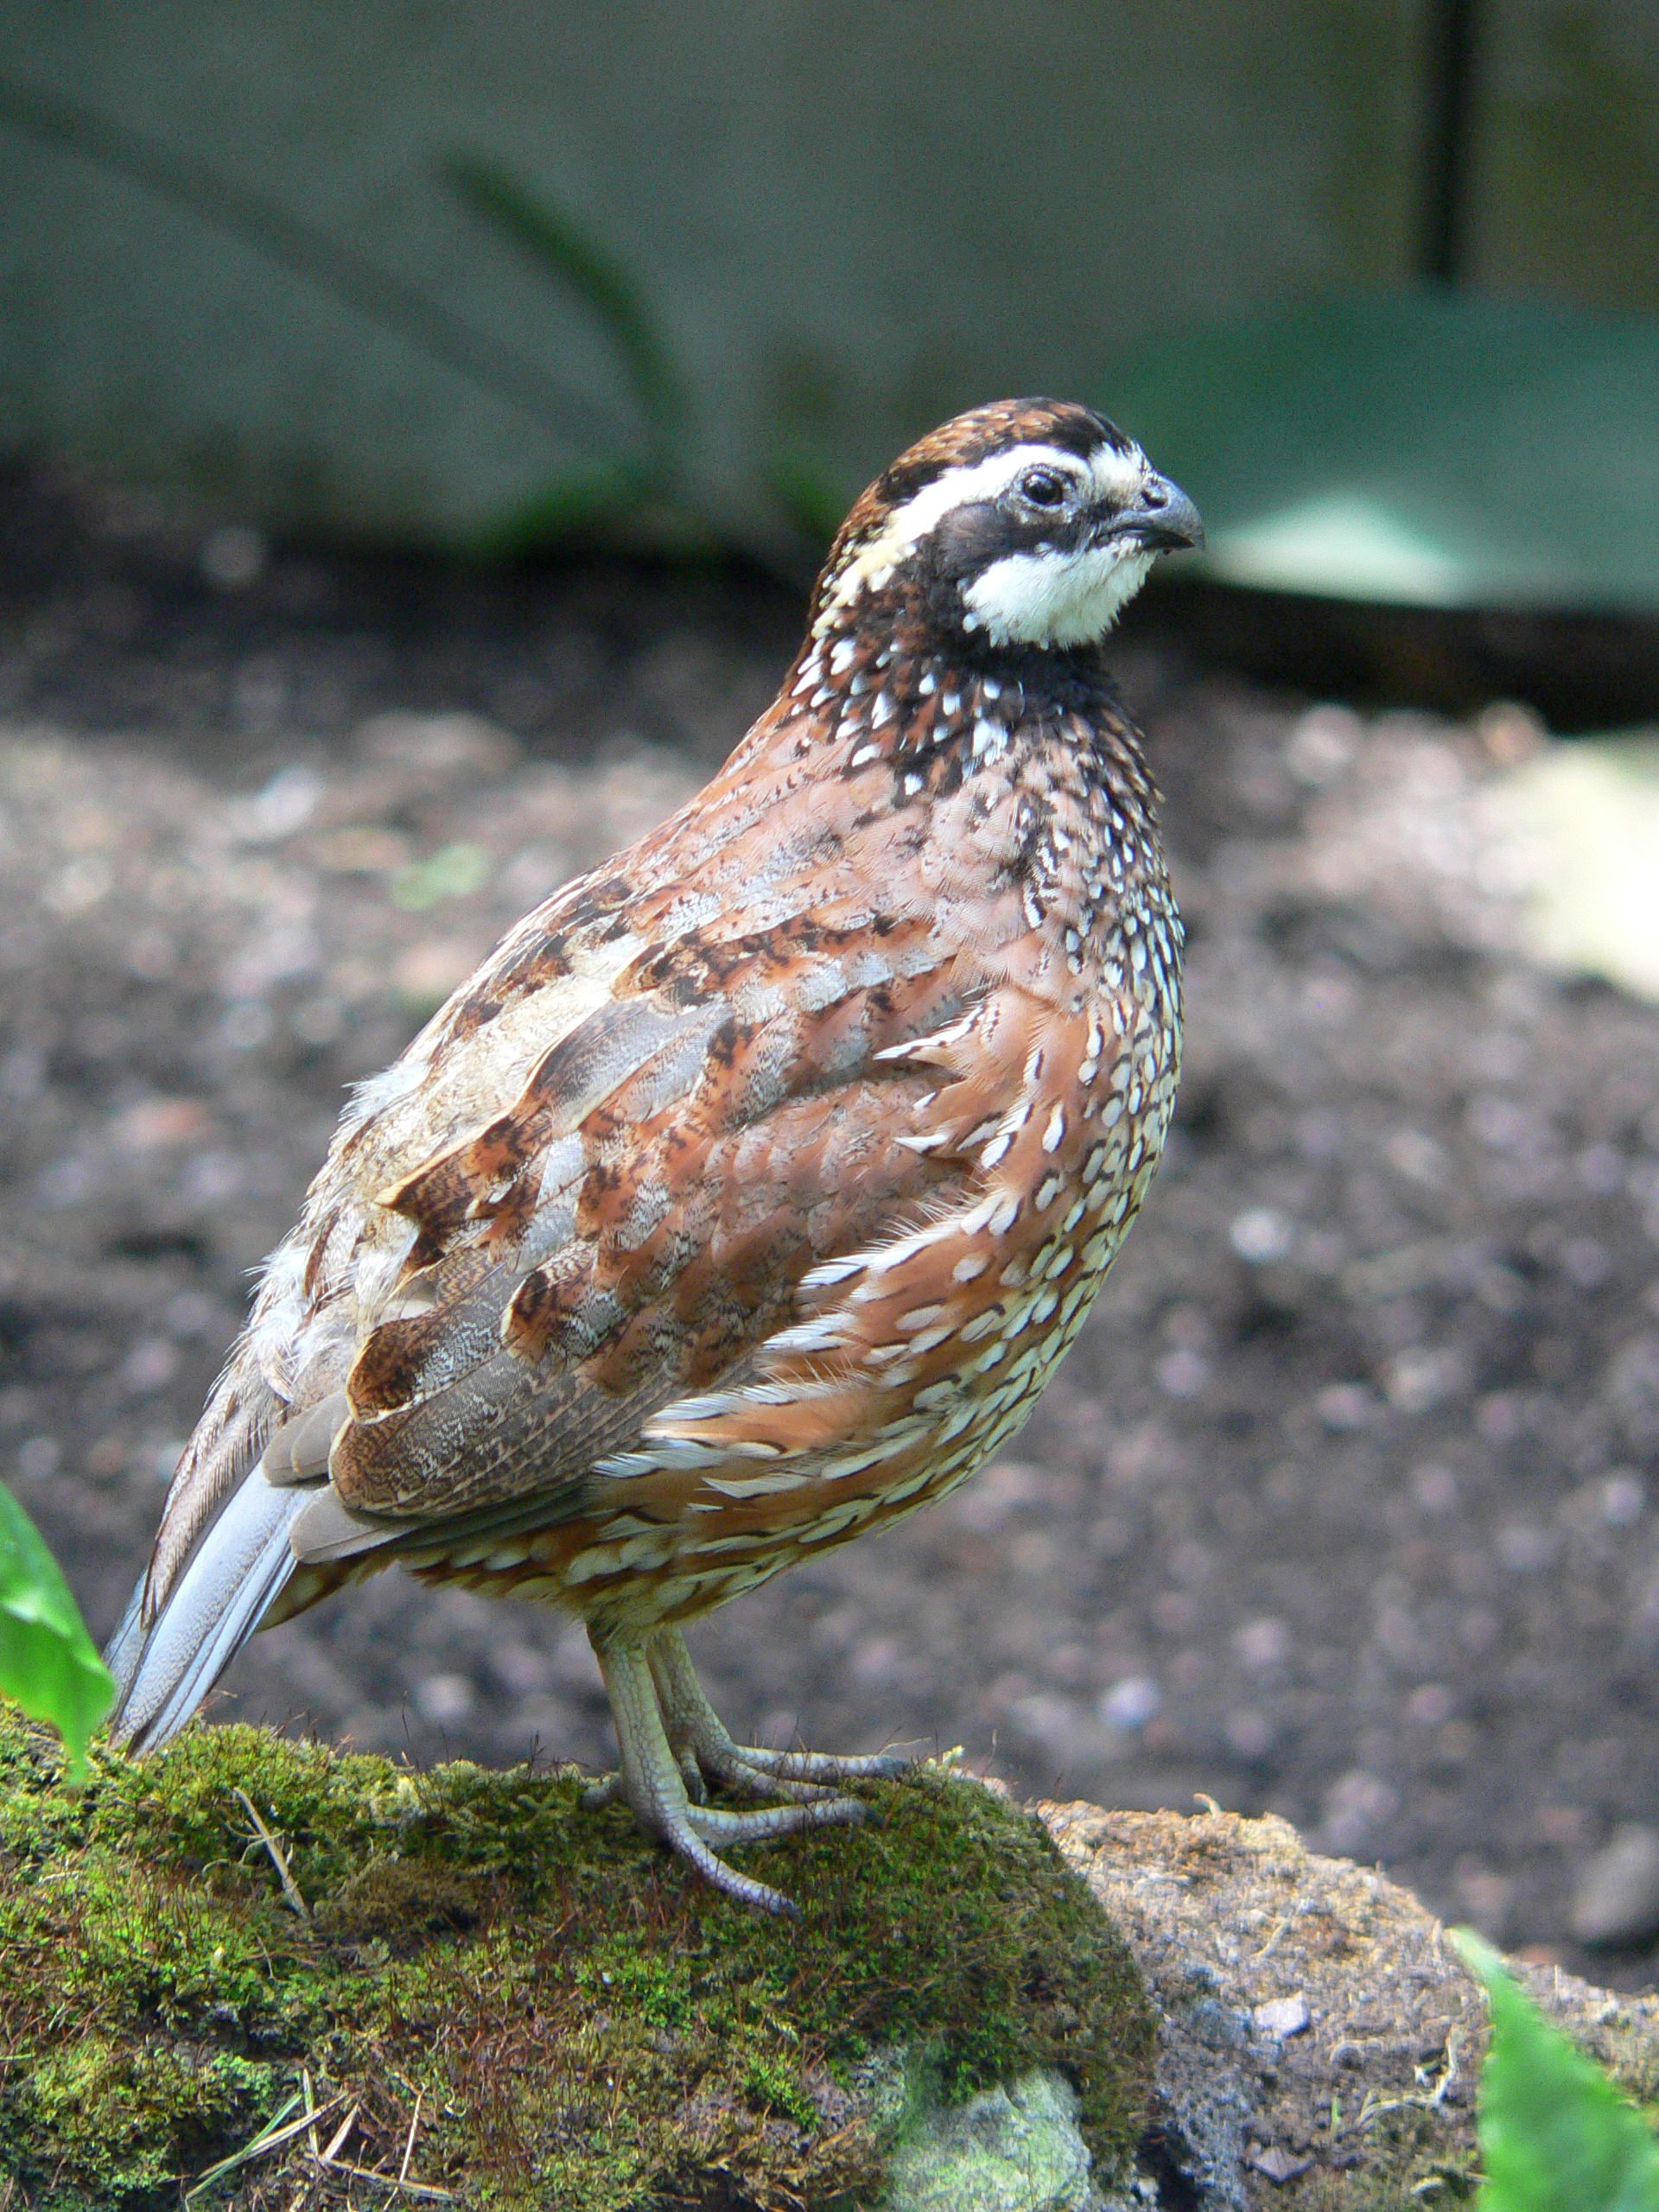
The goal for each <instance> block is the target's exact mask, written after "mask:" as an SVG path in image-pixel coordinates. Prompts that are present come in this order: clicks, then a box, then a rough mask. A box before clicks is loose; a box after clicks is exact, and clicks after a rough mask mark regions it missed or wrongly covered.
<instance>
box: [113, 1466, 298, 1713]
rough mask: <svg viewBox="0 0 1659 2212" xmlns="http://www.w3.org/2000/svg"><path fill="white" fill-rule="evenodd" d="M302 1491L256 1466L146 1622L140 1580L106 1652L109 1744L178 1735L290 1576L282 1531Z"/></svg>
mask: <svg viewBox="0 0 1659 2212" xmlns="http://www.w3.org/2000/svg"><path fill="white" fill-rule="evenodd" d="M309 1495H310V1493H309V1492H308V1491H304V1490H277V1489H273V1488H272V1486H271V1484H269V1483H268V1482H267V1481H266V1480H265V1478H264V1476H263V1475H262V1474H261V1473H260V1472H259V1471H258V1469H257V1467H256V1468H255V1469H253V1470H252V1471H251V1472H250V1473H249V1475H248V1477H247V1478H246V1479H245V1481H244V1482H243V1484H242V1485H241V1487H240V1488H239V1489H238V1491H236V1492H235V1494H234V1495H233V1496H232V1497H231V1498H230V1499H229V1501H228V1502H227V1503H226V1505H225V1506H224V1508H223V1510H221V1511H220V1513H219V1516H218V1518H217V1519H216V1520H215V1521H214V1522H213V1526H212V1527H211V1528H210V1529H208V1530H207V1534H206V1535H205V1536H203V1537H202V1539H201V1541H200V1544H199V1546H198V1548H197V1549H196V1551H195V1553H194V1556H193V1557H192V1559H191V1560H190V1562H189V1565H188V1567H186V1568H185V1570H184V1572H183V1573H182V1574H181V1575H180V1576H179V1577H178V1579H177V1580H175V1583H174V1585H173V1586H172V1588H171V1589H170V1590H169V1591H168V1593H167V1596H166V1598H165V1599H163V1601H162V1606H161V1609H160V1611H159V1612H158V1613H157V1614H156V1618H155V1619H154V1621H153V1622H151V1623H149V1624H148V1625H146V1624H145V1622H144V1618H143V1597H144V1586H145V1585H144V1578H142V1577H141V1578H140V1580H139V1584H138V1587H137V1590H135V1591H134V1592H133V1595H132V1602H131V1604H130V1605H129V1606H128V1607H127V1610H126V1612H125V1614H124V1617H123V1618H122V1622H121V1625H120V1626H119V1628H118V1629H117V1630H116V1632H115V1634H114V1636H113V1637H112V1638H111V1642H110V1646H109V1649H108V1651H107V1653H106V1654H105V1657H106V1660H107V1662H108V1664H109V1668H110V1671H111V1674H113V1675H114V1676H115V1678H116V1681H117V1683H118V1685H119V1688H120V1698H119V1701H118V1704H117V1706H116V1709H115V1714H114V1717H113V1719H112V1720H111V1736H112V1737H113V1738H115V1740H116V1741H118V1742H125V1743H127V1744H129V1745H130V1746H131V1748H132V1749H133V1750H134V1751H152V1750H155V1749H156V1748H157V1747H158V1746H159V1745H162V1744H165V1743H166V1742H168V1739H169V1738H171V1737H174V1736H175V1735H177V1733H178V1732H179V1730H180V1729H181V1728H182V1727H183V1726H184V1724H185V1722H186V1721H187V1720H188V1719H189V1718H190V1716H191V1714H192V1713H194V1711H195V1709H196V1707H197V1706H198V1705H200V1702H201V1700H202V1699H203V1698H205V1697H206V1696H207V1693H208V1691H209V1690H210V1689H211V1688H213V1684H214V1682H215V1681H217V1680H218V1679H219V1675H220V1674H221V1673H223V1671H224V1669H226V1667H227V1666H228V1665H229V1664H230V1662H231V1660H232V1658H233V1657H234V1656H235V1655H236V1653H237V1652H238V1650H239V1649H241V1647H242V1645H243V1644H244V1643H245V1642H246V1641H247V1639H248V1637H250V1636H251V1635H252V1633H253V1631H254V1630H255V1629H257V1627H258V1625H259V1624H260V1622H261V1620H262V1619H263V1618H264V1615H265V1613H266V1612H267V1611H268V1610H269V1609H270V1605H271V1603H272V1601H273V1600H274V1599H276V1597H277V1593H278V1592H280V1590H281V1589H282V1587H283V1584H284V1583H285V1582H286V1581H287V1580H288V1579H289V1575H290V1574H292V1573H293V1572H294V1569H295V1567H296V1564H297V1561H296V1559H295V1557H294V1551H293V1547H292V1546H291V1545H290V1544H289V1540H288V1539H289V1528H290V1527H291V1525H292V1524H293V1522H294V1521H295V1519H296V1516H298V1515H299V1513H300V1512H301V1511H302V1510H303V1508H304V1507H305V1505H306V1504H307V1503H308V1499H309Z"/></svg>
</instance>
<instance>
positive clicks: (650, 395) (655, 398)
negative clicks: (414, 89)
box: [442, 154, 686, 473]
mask: <svg viewBox="0 0 1659 2212" xmlns="http://www.w3.org/2000/svg"><path fill="white" fill-rule="evenodd" d="M442 169H443V174H444V175H445V176H446V177H447V178H448V181H449V182H450V184H451V185H452V186H453V187H454V189H455V191H456V192H458V193H459V194H461V198H462V199H463V200H465V201H466V202H467V206H468V207H470V208H471V209H472V210H473V212H474V214H477V215H480V216H481V217H482V218H483V219H484V220H485V221H486V223H489V224H491V225H492V226H493V227H494V228H495V229H496V230H498V231H499V232H502V233H503V235H504V236H505V237H507V238H511V239H512V241H513V243H514V244H515V245H518V246H519V247H521V248H522V249H523V251H524V252H525V253H527V254H528V255H529V256H530V257H531V260H532V261H534V262H535V263H536V264H537V266H538V267H539V268H541V269H543V270H547V271H548V272H549V273H550V274H551V275H552V276H555V277H557V278H559V280H560V281H561V282H562V283H565V284H567V285H569V288H570V289H571V290H572V291H573V292H575V295H576V296H577V297H578V298H579V299H580V300H582V302H583V303H584V304H585V305H586V306H587V307H588V308H590V309H591V310H592V312H593V313H594V315H596V316H597V317H598V318H599V321H600V322H601V324H602V326H603V327H604V329H605V332H606V334H607V336H608V338H609V339H610V341H611V343H612V345H613V346H614V347H615V348H616V350H617V352H618V353H620V356H621V358H622V361H623V364H624V365H625V366H626V370H627V372H628V376H629V379H630V381H631V382H632V385H633V391H634V397H636V399H637V400H638V401H639V408H640V411H641V413H642V414H643V415H644V416H645V421H646V423H648V424H649V426H650V429H651V432H652V446H653V449H654V454H655V459H656V462H657V467H658V471H659V472H662V473H666V471H667V469H668V467H669V465H670V463H671V460H672V457H673V449H674V446H675V443H676V440H677V436H678V434H679V431H680V429H681V426H682V424H683V422H684V419H685V415H686V402H685V393H684V389H683V385H682V384H681V382H680V379H679V378H678V376H677V374H676V373H675V372H674V370H673V369H672V367H671V365H670V363H669V358H668V349H667V347H666V346H665V345H664V343H663V340H661V338H660V337H659V336H658V332H657V330H656V328H655V327H654V325H653V324H652V319H651V315H650V313H649V311H648V310H647V308H646V307H645V302H644V301H643V299H642V298H641V296H640V294H639V288H638V287H637V286H636V285H635V284H634V283H633V282H632V279H631V278H630V277H629V276H628V274H627V272H626V270H624V269H623V268H622V267H621V265H620V263H618V262H616V261H614V260H613V259H612V257H611V256H610V255H609V254H607V253H606V252H605V251H604V250H603V249H602V248H601V247H600V246H598V245H594V242H593V240H592V239H591V238H588V237H586V236H584V234H583V233H582V231H581V230H580V229H579V228H578V226H576V225H575V223H573V222H572V221H571V220H570V219H569V216H568V215H564V214H562V213H560V212H559V210H558V209H557V208H556V207H550V206H548V204H547V203H546V201H545V200H538V199H537V198H536V197H535V195H534V194H532V193H531V192H530V191H529V190H528V189H527V188H525V187H524V185H523V184H521V183H520V182H519V181H518V178H517V177H515V176H514V175H512V173H511V172H510V171H509V170H507V169H505V168H502V167H501V166H500V164H499V162H492V161H488V160H486V159H485V158H484V157H483V156H480V155H477V154H452V155H450V156H448V158H447V159H446V160H445V162H443V164H442Z"/></svg>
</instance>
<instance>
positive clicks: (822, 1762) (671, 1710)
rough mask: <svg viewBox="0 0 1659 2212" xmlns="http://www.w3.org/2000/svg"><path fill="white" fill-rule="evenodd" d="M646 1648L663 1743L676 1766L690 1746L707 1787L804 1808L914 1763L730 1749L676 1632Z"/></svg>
mask: <svg viewBox="0 0 1659 2212" xmlns="http://www.w3.org/2000/svg"><path fill="white" fill-rule="evenodd" d="M645 1648H646V1654H647V1656H648V1657H649V1659H650V1662H651V1672H652V1680H653V1681H655V1683H656V1685H657V1700H658V1704H659V1705H660V1706H661V1707H662V1713H663V1725H664V1727H665V1728H666V1729H667V1731H668V1738H669V1741H670V1742H671V1744H672V1745H674V1748H675V1750H676V1751H678V1752H679V1753H680V1755H681V1758H682V1760H683V1758H684V1754H685V1751H686V1750H687V1749H688V1748H689V1749H690V1751H691V1753H692V1755H693V1756H694V1757H695V1758H696V1763H697V1765H698V1766H699V1767H700V1768H701V1770H702V1772H703V1774H704V1775H706V1776H708V1777H709V1778H710V1779H712V1780H714V1781H717V1782H723V1783H727V1784H728V1787H730V1788H732V1789H741V1790H745V1791H747V1793H748V1794H749V1795H751V1796H772V1797H789V1798H792V1799H794V1800H796V1801H797V1802H799V1803H802V1804H810V1803H811V1802H813V1800H814V1799H822V1798H824V1797H827V1796H830V1795H831V1794H832V1792H833V1791H834V1790H835V1789H837V1788H839V1787H840V1785H841V1784H842V1783H848V1782H860V1781H867V1780H869V1779H872V1778H881V1779H887V1780H891V1779H893V1778H894V1777H897V1776H899V1775H901V1774H905V1773H906V1772H908V1770H909V1769H910V1768H911V1766H912V1764H914V1762H913V1761H912V1760H910V1759H901V1758H897V1757H896V1756H895V1755H894V1754H893V1753H892V1752H890V1751H868V1752H861V1753H855V1754H853V1755H851V1756H849V1757H848V1758H836V1757H835V1756H834V1755H833V1754H832V1753H829V1752H823V1751H767V1750H766V1748H765V1746H764V1745H758V1744H739V1743H735V1742H734V1741H733V1739H732V1737H731V1735H730V1734H729V1733H728V1730H727V1727H726V1724H725V1722H724V1721H723V1720H721V1717H720V1715H719V1714H718V1713H716V1712H715V1708H714V1707H713V1706H712V1705H710V1704H709V1700H708V1699H707V1698H706V1697H705V1696H704V1695H703V1693H702V1683H701V1682H700V1681H698V1680H697V1674H696V1668H695V1667H694V1666H693V1665H692V1663H691V1654H690V1652H689V1651H688V1650H687V1649H686V1648H685V1638H684V1637H683V1636H682V1635H681V1633H680V1631H679V1630H678V1629H677V1628H664V1629H658V1631H657V1633H656V1634H655V1635H654V1636H653V1637H652V1638H651V1639H650V1642H649V1643H647V1645H646V1647H645ZM825 1785H828V1786H827V1787H826V1786H825Z"/></svg>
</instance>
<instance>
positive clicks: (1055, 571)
mask: <svg viewBox="0 0 1659 2212" xmlns="http://www.w3.org/2000/svg"><path fill="white" fill-rule="evenodd" d="M1153 557H1154V556H1153V554H1152V552H1151V550H1150V549H1149V548H1148V547H1147V546H1145V545H1139V544H1135V543H1123V544H1119V545H1091V546H1089V547H1087V548H1086V549H1085V550H1084V551H1082V552H1080V553H1010V554H1009V555H1008V556H1007V559H1006V560H1002V561H994V562H993V563H991V565H990V567H989V568H988V569H986V571H985V573H984V575H982V576H976V578H975V579H974V582H972V583H971V584H969V587H968V588H967V589H966V591H964V592H963V594H962V598H963V606H964V607H966V608H967V610H968V615H967V620H968V626H969V628H970V629H976V630H983V631H984V632H985V634H986V636H987V637H988V638H989V639H990V641H991V643H992V644H993V645H1089V644H1090V643H1092V642H1093V640H1094V639H1096V638H1103V637H1104V636H1105V634H1106V632H1107V631H1108V630H1109V629H1110V628H1111V626H1112V625H1113V623H1114V622H1116V620H1117V618H1118V615H1119V613H1121V612H1122V608H1123V607H1124V606H1125V604H1126V603H1127V602H1128V601H1129V600H1131V599H1133V598H1134V597H1135V594H1136V592H1138V591H1139V590H1140V588H1141V585H1142V584H1143V583H1145V582H1146V581H1147V570H1148V569H1150V568H1151V566H1152V563H1153Z"/></svg>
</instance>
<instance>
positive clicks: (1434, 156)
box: [1417, 0, 1479, 284]
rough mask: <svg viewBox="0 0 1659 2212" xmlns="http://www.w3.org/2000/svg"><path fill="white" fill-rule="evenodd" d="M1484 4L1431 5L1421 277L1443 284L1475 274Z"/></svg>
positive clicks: (1467, 0) (1452, 1)
mask: <svg viewBox="0 0 1659 2212" xmlns="http://www.w3.org/2000/svg"><path fill="white" fill-rule="evenodd" d="M1478 15H1479V4H1478V0H1426V5H1425V16H1426V21H1425V23H1424V33H1425V41H1426V45H1427V54H1426V55H1425V57H1424V59H1425V67H1424V70H1423V90H1424V117H1423V122H1424V129H1423V155H1424V160H1423V200H1422V213H1421V224H1422V229H1421V236H1420V239H1419V244H1418V253H1417V273H1418V275H1419V276H1420V277H1430V278H1433V280H1434V281H1435V282H1437V283H1442V284H1457V283H1462V281H1463V280H1464V278H1465V277H1466V276H1467V274H1468V251H1469V185H1470V170H1471V155H1472V152H1473V144H1474V132H1475V54H1476V47H1477V44H1478V39H1479V22H1478Z"/></svg>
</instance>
